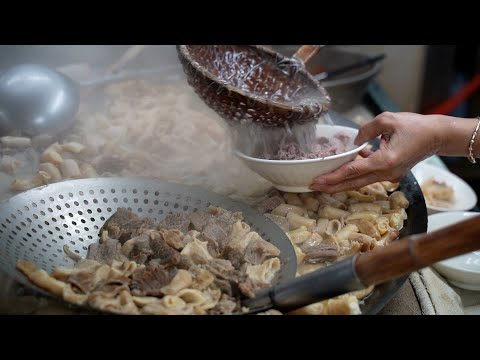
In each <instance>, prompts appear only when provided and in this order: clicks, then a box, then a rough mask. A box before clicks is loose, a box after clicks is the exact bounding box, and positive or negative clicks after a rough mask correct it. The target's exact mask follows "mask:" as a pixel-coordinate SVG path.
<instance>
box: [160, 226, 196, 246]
mask: <svg viewBox="0 0 480 360" xmlns="http://www.w3.org/2000/svg"><path fill="white" fill-rule="evenodd" d="M158 232H159V233H160V234H162V236H163V239H164V240H165V241H166V243H167V244H168V245H170V246H171V247H173V248H174V249H176V250H179V251H180V250H182V249H183V248H184V246H185V245H187V242H188V241H189V239H188V238H187V239H186V240H187V241H184V239H185V235H183V233H182V232H181V231H180V230H177V229H172V230H167V229H160V230H159V231H158Z"/></svg>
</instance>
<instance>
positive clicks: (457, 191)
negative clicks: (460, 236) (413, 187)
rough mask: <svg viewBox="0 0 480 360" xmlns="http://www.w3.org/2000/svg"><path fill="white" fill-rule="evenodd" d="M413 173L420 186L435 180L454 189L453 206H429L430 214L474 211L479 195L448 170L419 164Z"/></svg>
mask: <svg viewBox="0 0 480 360" xmlns="http://www.w3.org/2000/svg"><path fill="white" fill-rule="evenodd" d="M412 173H413V176H415V178H416V179H417V181H418V184H419V185H420V186H421V185H422V183H423V182H424V181H426V180H428V179H429V178H433V179H435V180H436V181H442V182H445V183H446V184H447V185H449V186H451V187H452V188H453V193H454V196H455V203H454V204H453V206H452V207H449V208H446V207H439V206H433V205H429V204H427V210H428V213H429V214H434V213H437V212H442V211H466V210H470V209H472V208H473V207H475V205H476V204H477V195H476V194H475V191H473V189H472V188H471V187H470V185H468V184H467V183H466V182H465V181H464V180H462V179H461V178H459V177H458V176H457V175H455V174H453V173H451V172H450V171H448V170H445V169H442V168H440V167H438V166H434V165H430V164H425V163H419V164H417V165H415V166H414V167H413V169H412Z"/></svg>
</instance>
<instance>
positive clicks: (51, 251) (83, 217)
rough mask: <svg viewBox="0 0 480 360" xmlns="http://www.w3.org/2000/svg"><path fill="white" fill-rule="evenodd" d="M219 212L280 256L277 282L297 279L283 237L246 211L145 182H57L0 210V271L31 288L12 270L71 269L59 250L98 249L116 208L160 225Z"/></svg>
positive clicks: (203, 194) (195, 192) (216, 198)
mask: <svg viewBox="0 0 480 360" xmlns="http://www.w3.org/2000/svg"><path fill="white" fill-rule="evenodd" d="M210 205H213V206H220V207H222V208H224V209H226V210H230V211H241V212H242V213H243V217H244V219H245V220H244V221H245V222H246V223H248V224H249V225H250V227H251V228H252V230H253V231H256V232H258V233H259V234H260V235H261V236H262V238H264V239H265V240H267V241H269V242H271V243H272V244H274V245H275V246H277V247H278V248H279V249H280V251H281V254H280V260H281V264H282V267H281V270H280V272H279V275H278V277H277V279H276V281H275V282H282V281H285V280H287V279H291V278H294V277H295V272H296V265H297V264H296V257H295V252H294V250H293V247H292V245H291V243H290V241H289V240H288V238H287V237H286V235H285V233H284V232H283V231H282V230H281V229H280V228H279V227H278V226H277V225H275V224H274V223H273V222H272V221H270V220H269V219H268V218H267V217H265V216H263V215H261V214H259V213H258V212H256V211H254V210H253V209H252V208H250V207H249V206H247V205H245V204H242V203H240V202H237V201H234V200H231V199H229V198H227V197H224V196H220V195H218V194H214V193H212V192H209V191H206V190H204V189H201V188H198V187H190V186H185V185H179V184H172V183H166V182H161V181H158V180H153V179H145V178H98V179H82V180H71V181H64V182H59V183H55V184H51V185H47V186H44V187H40V188H36V189H32V190H29V191H26V192H24V193H21V194H19V195H16V196H14V197H12V198H10V199H9V200H6V201H4V202H3V203H1V204H0V239H1V241H0V266H1V270H3V271H4V272H6V273H7V274H9V275H11V276H12V277H13V278H15V279H16V280H18V281H19V282H21V283H23V284H25V285H28V286H32V285H31V284H30V283H29V282H28V280H27V279H26V278H25V277H24V276H23V275H22V274H21V273H20V272H19V271H18V270H17V269H16V262H17V260H29V261H32V262H33V263H35V264H36V266H37V267H39V268H41V269H43V270H45V271H47V272H48V273H51V271H52V270H53V269H54V268H55V267H57V266H67V267H72V266H73V265H74V263H73V261H72V260H71V259H69V258H68V257H67V256H66V255H65V253H64V250H63V246H64V245H68V246H69V248H70V250H72V251H73V252H75V253H76V254H78V255H80V256H82V257H85V256H86V254H87V250H88V246H89V245H90V244H91V243H97V242H98V240H99V230H100V228H101V227H102V226H103V224H104V223H105V221H106V220H107V219H108V218H109V217H110V216H111V215H113V213H114V212H115V211H116V210H117V209H118V208H120V207H126V208H128V209H129V210H131V211H133V212H135V213H137V214H138V215H139V216H142V217H150V218H152V219H154V220H155V221H161V220H163V219H164V218H165V217H166V216H167V215H168V214H169V213H175V212H184V213H192V212H195V211H201V210H205V209H207V208H208V206H210Z"/></svg>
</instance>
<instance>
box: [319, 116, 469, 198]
mask: <svg viewBox="0 0 480 360" xmlns="http://www.w3.org/2000/svg"><path fill="white" fill-rule="evenodd" d="M450 122H451V119H450V117H445V116H441V115H420V114H415V113H389V112H385V113H382V114H380V115H378V116H377V117H376V118H375V119H373V120H372V121H371V122H369V123H367V124H366V125H364V126H363V127H362V128H361V129H360V131H359V133H358V136H357V137H356V139H355V141H354V143H355V145H360V144H363V143H364V142H366V141H370V140H372V139H374V138H375V137H377V136H381V138H380V147H379V149H378V150H377V151H375V152H373V151H371V150H370V149H368V148H365V149H364V150H362V152H360V155H361V156H363V159H359V160H355V161H352V162H350V163H348V164H345V165H343V166H342V167H340V168H339V169H337V170H335V171H333V172H332V173H330V174H325V175H322V176H319V177H318V178H316V179H315V181H314V183H313V184H312V185H311V186H310V188H311V189H312V190H317V191H322V192H326V193H336V192H340V191H345V190H350V189H358V188H360V187H362V186H366V185H369V184H372V183H374V182H378V181H392V182H397V181H399V179H400V178H401V177H402V176H403V175H404V174H405V173H406V172H407V171H408V170H410V169H411V168H412V167H413V166H415V164H417V163H418V162H420V161H422V160H424V159H426V158H428V157H430V156H432V155H434V154H437V153H438V152H439V151H440V149H441V147H442V144H443V141H444V140H443V139H444V137H445V133H446V132H448V131H446V130H447V128H448V127H449V126H450V124H449V123H450ZM465 136H466V135H465Z"/></svg>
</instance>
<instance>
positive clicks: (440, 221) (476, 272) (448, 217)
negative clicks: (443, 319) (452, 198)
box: [427, 211, 480, 291]
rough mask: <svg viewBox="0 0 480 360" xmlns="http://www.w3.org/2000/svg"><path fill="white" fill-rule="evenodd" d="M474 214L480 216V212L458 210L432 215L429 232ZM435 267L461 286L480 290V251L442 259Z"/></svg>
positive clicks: (456, 284)
mask: <svg viewBox="0 0 480 360" xmlns="http://www.w3.org/2000/svg"><path fill="white" fill-rule="evenodd" d="M472 216H480V213H476V212H469V211H466V212H463V211H458V212H443V213H438V214H433V215H430V216H429V217H428V230H427V232H432V231H435V230H439V229H441V228H444V227H446V226H449V225H453V224H456V223H458V222H460V221H463V220H466V219H467V218H469V217H472ZM478 221H480V218H479V220H478ZM433 268H434V269H435V270H437V271H438V272H439V273H440V274H441V275H443V276H444V277H445V278H446V279H447V280H448V281H449V282H451V283H452V284H453V285H455V286H457V287H459V288H463V289H467V290H476V291H480V251H474V252H472V253H469V254H465V255H461V256H457V257H454V258H450V259H447V260H443V261H440V262H438V263H436V264H434V265H433Z"/></svg>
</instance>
